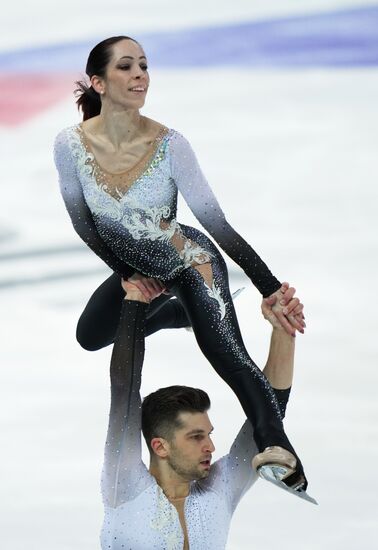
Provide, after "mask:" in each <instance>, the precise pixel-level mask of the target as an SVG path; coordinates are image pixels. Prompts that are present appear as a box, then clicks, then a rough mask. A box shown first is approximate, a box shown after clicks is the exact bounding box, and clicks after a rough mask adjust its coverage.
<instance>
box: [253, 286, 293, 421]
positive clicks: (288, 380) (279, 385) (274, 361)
mask: <svg viewBox="0 0 378 550" xmlns="http://www.w3.org/2000/svg"><path fill="white" fill-rule="evenodd" d="M289 290H290V289H289ZM274 306H275V300H274V297H273V298H272V297H270V298H265V299H264V300H263V301H262V304H261V311H262V314H263V315H264V317H265V319H266V320H267V321H269V323H270V324H271V325H272V327H273V331H272V336H271V339H270V347H269V355H268V359H267V362H266V365H265V368H264V370H263V372H264V374H265V376H266V377H267V379H268V380H269V382H270V385H271V386H272V388H273V390H274V393H275V394H276V397H277V400H278V403H279V405H280V409H281V413H282V417H284V416H285V410H286V405H287V402H288V400H289V395H290V390H291V385H292V383H293V374H294V352H295V337H293V336H290V334H288V333H287V332H286V331H284V330H283V329H282V325H281V323H280V322H279V321H278V319H277V318H276V316H275V314H274Z"/></svg>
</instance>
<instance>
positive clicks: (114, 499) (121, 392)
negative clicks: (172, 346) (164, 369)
mask: <svg viewBox="0 0 378 550" xmlns="http://www.w3.org/2000/svg"><path fill="white" fill-rule="evenodd" d="M147 307H148V304H144V303H142V302H136V301H131V300H123V305H122V311H121V317H120V322H119V326H118V330H117V334H116V338H115V342H114V347H113V353H112V358H111V364H110V379H111V407H110V415H109V426H108V433H107V439H106V446H105V460H104V468H103V475H102V480H101V487H102V495H103V501H104V504H105V505H106V506H110V507H112V508H115V507H117V506H119V505H120V504H122V503H123V502H125V501H127V500H130V499H131V498H134V497H135V496H136V491H137V489H138V487H140V485H141V483H144V481H145V478H146V468H145V466H144V464H143V462H142V458H141V398H140V393H139V392H140V385H141V376H142V366H143V358H144V327H145V316H146V310H147Z"/></svg>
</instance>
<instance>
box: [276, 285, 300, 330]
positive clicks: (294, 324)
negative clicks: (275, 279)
mask: <svg viewBox="0 0 378 550" xmlns="http://www.w3.org/2000/svg"><path fill="white" fill-rule="evenodd" d="M294 294H295V288H293V287H290V285H289V283H286V282H285V283H282V286H281V288H280V289H278V290H277V291H276V292H274V293H273V294H271V295H270V296H269V297H268V300H269V301H270V302H269V303H270V305H272V310H273V312H274V314H275V316H276V318H277V319H278V320H279V322H280V323H281V325H282V327H283V328H284V329H285V331H286V332H287V333H288V334H290V335H291V336H295V331H296V330H298V331H299V332H300V333H301V334H304V329H305V327H306V323H305V320H304V319H305V318H304V315H303V304H301V303H300V301H299V299H298V298H294ZM273 298H275V300H274V302H273Z"/></svg>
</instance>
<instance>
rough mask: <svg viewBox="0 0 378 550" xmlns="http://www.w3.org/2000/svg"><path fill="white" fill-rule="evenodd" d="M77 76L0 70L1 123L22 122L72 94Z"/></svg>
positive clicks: (12, 123) (3, 124)
mask: <svg viewBox="0 0 378 550" xmlns="http://www.w3.org/2000/svg"><path fill="white" fill-rule="evenodd" d="M75 79H77V75H72V74H69V75H55V74H52V75H46V74H40V75H38V74H14V73H12V74H4V73H1V74H0V125H2V126H15V125H18V124H22V123H23V122H27V121H28V120H30V119H31V118H32V117H35V116H36V115H38V114H40V113H42V112H43V111H45V110H46V109H48V108H49V107H52V106H53V105H55V104H56V103H58V102H59V101H61V100H62V99H64V98H66V97H68V96H69V95H70V94H72V92H73V89H74V81H75ZM72 100H74V99H73V98H72Z"/></svg>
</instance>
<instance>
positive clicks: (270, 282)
mask: <svg viewBox="0 0 378 550" xmlns="http://www.w3.org/2000/svg"><path fill="white" fill-rule="evenodd" d="M170 156H171V173H172V177H173V179H174V181H175V183H176V185H177V188H178V189H179V191H180V192H181V194H182V195H183V197H184V199H185V201H186V202H187V204H188V206H189V207H190V209H191V211H192V212H193V214H194V215H195V216H196V218H197V219H198V221H199V222H200V223H201V224H202V226H203V227H204V228H205V229H206V230H207V231H208V232H209V233H210V235H211V236H212V237H213V238H214V239H215V241H216V242H217V243H218V244H219V245H220V246H221V248H222V249H223V250H224V251H225V252H226V254H227V255H228V256H229V257H230V258H232V259H233V260H234V261H235V262H236V263H237V264H238V265H239V266H240V267H241V268H242V269H243V270H244V272H245V273H246V275H247V276H248V277H249V278H250V279H251V281H252V283H253V284H254V285H255V286H256V287H257V289H258V290H259V291H260V292H261V294H262V295H263V297H267V296H271V295H272V294H273V293H277V296H278V291H279V289H280V287H281V283H280V282H279V281H278V280H277V279H276V277H274V275H272V273H271V272H270V270H269V269H268V267H267V265H266V264H265V263H264V262H263V261H262V259H261V258H260V256H259V255H258V254H257V253H256V252H255V250H253V248H252V247H251V246H250V245H249V244H248V243H247V242H246V241H245V240H244V239H243V238H242V237H241V236H240V235H239V234H238V233H237V232H236V231H235V230H234V229H233V228H232V227H231V225H230V224H229V223H228V221H227V220H226V217H225V215H224V213H223V211H222V209H221V207H220V206H219V203H218V201H217V199H216V197H215V195H214V193H213V192H212V190H211V188H210V186H209V184H208V183H207V181H206V178H205V177H204V175H203V173H202V170H201V168H200V166H199V164H198V161H197V158H196V156H195V154H194V152H193V150H192V148H191V146H190V144H189V142H188V141H187V140H186V139H185V138H184V137H183V136H182V135H181V134H179V133H178V132H175V133H174V134H173V136H172V138H171V140H170ZM281 298H282V299H283V301H284V303H283V304H279V305H278V303H277V307H276V315H277V316H278V317H279V320H280V323H281V324H282V326H283V327H284V328H285V330H286V331H287V332H288V333H290V334H294V333H295V329H297V330H299V331H300V332H303V329H304V326H305V324H304V322H303V319H302V317H303V316H302V313H301V312H300V313H299V314H296V312H295V311H293V310H294V307H295V306H296V305H297V303H295V302H293V300H291V301H290V300H287V299H286V295H284V296H282V297H281ZM291 298H292V296H291ZM285 305H286V307H288V308H289V312H288V313H289V314H288V317H285V315H284V314H283V312H282V309H283V307H284V306H285ZM302 307H303V306H302Z"/></svg>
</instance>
